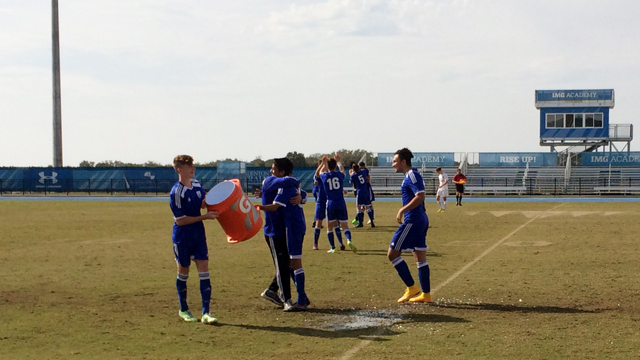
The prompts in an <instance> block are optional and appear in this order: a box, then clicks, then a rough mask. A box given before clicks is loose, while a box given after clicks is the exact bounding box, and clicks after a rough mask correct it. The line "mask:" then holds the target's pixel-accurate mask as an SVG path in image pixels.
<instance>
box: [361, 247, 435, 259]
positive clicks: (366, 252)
mask: <svg viewBox="0 0 640 360" xmlns="http://www.w3.org/2000/svg"><path fill="white" fill-rule="evenodd" d="M356 255H383V256H387V250H386V249H385V250H361V249H358V252H357V253H356ZM402 256H408V257H413V255H412V254H411V253H409V252H404V253H402ZM427 256H428V257H441V256H442V255H440V254H438V253H436V252H427Z"/></svg>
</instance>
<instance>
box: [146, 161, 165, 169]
mask: <svg viewBox="0 0 640 360" xmlns="http://www.w3.org/2000/svg"><path fill="white" fill-rule="evenodd" d="M143 166H144V167H165V166H167V167H168V165H162V164H160V163H158V162H155V161H152V160H149V161H147V162H146V163H144V165H143Z"/></svg>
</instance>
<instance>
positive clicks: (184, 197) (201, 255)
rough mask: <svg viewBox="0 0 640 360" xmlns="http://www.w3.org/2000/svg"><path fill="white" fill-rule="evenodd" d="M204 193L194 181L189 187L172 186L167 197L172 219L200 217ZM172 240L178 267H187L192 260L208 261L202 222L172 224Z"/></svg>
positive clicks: (179, 184) (198, 183)
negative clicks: (180, 224) (181, 224)
mask: <svg viewBox="0 0 640 360" xmlns="http://www.w3.org/2000/svg"><path fill="white" fill-rule="evenodd" d="M205 193H206V192H205V191H204V189H203V188H202V186H200V182H198V180H196V179H191V187H187V186H184V185H182V183H180V182H179V181H178V182H177V183H176V184H175V185H173V188H172V189H171V193H170V195H169V206H170V207H171V211H172V212H173V217H174V219H175V220H178V219H180V218H183V217H186V216H200V214H201V213H200V209H201V206H202V200H203V199H204V197H205ZM172 240H173V252H174V254H175V258H176V261H177V262H178V263H179V264H180V266H182V267H189V265H190V264H191V260H192V259H195V260H209V251H208V249H207V237H206V235H205V231H204V224H203V223H202V221H198V222H195V223H193V224H188V225H183V226H178V224H177V223H175V222H174V223H173V236H172Z"/></svg>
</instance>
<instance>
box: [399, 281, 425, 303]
mask: <svg viewBox="0 0 640 360" xmlns="http://www.w3.org/2000/svg"><path fill="white" fill-rule="evenodd" d="M421 292H422V290H420V287H419V286H418V285H415V284H414V285H413V286H410V287H408V288H407V289H406V290H405V291H404V295H402V297H401V298H400V299H398V302H399V303H403V302H406V301H408V300H409V299H411V298H412V297H414V296H416V295H418V294H420V293H421Z"/></svg>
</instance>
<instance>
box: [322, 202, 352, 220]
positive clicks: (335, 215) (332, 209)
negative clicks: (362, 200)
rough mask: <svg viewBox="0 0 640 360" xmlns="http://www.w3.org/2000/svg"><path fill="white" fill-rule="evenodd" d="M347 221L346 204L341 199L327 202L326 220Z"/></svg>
mask: <svg viewBox="0 0 640 360" xmlns="http://www.w3.org/2000/svg"><path fill="white" fill-rule="evenodd" d="M335 220H338V221H349V214H348V213H347V204H345V202H344V200H343V201H331V200H330V201H328V202H327V221H335Z"/></svg>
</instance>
